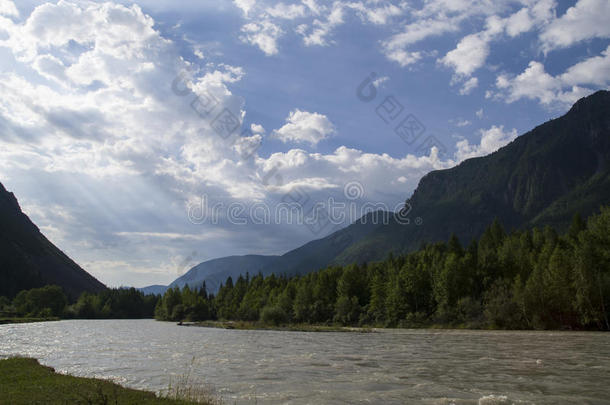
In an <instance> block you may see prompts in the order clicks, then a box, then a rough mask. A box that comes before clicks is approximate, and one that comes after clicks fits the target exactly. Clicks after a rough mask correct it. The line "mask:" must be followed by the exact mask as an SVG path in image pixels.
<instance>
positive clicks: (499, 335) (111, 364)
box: [0, 320, 610, 405]
mask: <svg viewBox="0 0 610 405" xmlns="http://www.w3.org/2000/svg"><path fill="white" fill-rule="evenodd" d="M11 355H24V356H30V357H35V358H37V359H39V360H40V362H41V363H42V364H45V365H49V366H51V367H54V368H55V369H56V370H57V371H58V372H62V373H68V374H71V375H76V376H86V377H101V378H109V379H112V380H114V381H116V382H118V383H120V384H122V385H125V386H129V387H134V388H140V389H147V390H151V391H160V390H163V389H165V388H167V387H168V384H169V381H170V378H172V379H174V381H175V379H176V378H178V376H181V375H185V374H186V373H190V375H191V378H192V379H193V380H194V381H197V382H201V383H206V384H211V385H212V386H214V387H215V388H216V390H217V391H218V393H219V394H220V395H221V396H222V397H223V398H224V399H225V402H226V403H229V404H233V403H236V404H247V403H257V404H276V403H282V404H283V403H287V404H326V403H328V404H345V403H350V404H351V403H373V404H378V403H379V404H381V403H383V404H393V403H396V404H399V403H400V404H403V403H406V404H420V403H421V404H447V405H449V404H456V405H459V404H477V405H489V404H513V403H514V404H576V403H578V404H608V403H610V334H608V333H588V332H507V331H467V330H381V331H378V332H376V333H334V332H328V333H327V332H324V333H320V332H318V333H315V332H313V333H312V332H277V331H256V330H250V331H241V330H224V329H212V328H199V327H184V326H177V325H175V324H173V323H166V322H156V321H153V320H66V321H58V322H44V323H31V324H16V325H0V357H6V356H11Z"/></svg>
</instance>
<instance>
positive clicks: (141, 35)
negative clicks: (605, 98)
mask: <svg viewBox="0 0 610 405" xmlns="http://www.w3.org/2000/svg"><path fill="white" fill-rule="evenodd" d="M608 21H610V1H608V0H578V1H555V0H541V1H531V0H519V1H503V0H500V1H491V0H473V1H466V0H425V1H384V0H360V1H358V0H337V1H322V0H302V1H297V0H286V1H282V2H276V1H266V0H233V1H230V0H220V1H219V0H184V1H180V2H176V1H169V0H160V1H159V0H156V1H152V0H146V1H115V2H96V1H75V0H66V1H63V0H61V1H51V2H44V1H29V0H26V1H18V2H13V1H11V0H0V182H2V183H3V184H4V186H5V187H6V188H7V189H8V190H9V191H12V192H14V193H15V195H16V196H17V198H18V200H19V202H20V205H21V207H22V209H23V211H24V212H25V213H26V214H27V215H28V216H29V217H30V218H31V219H32V221H33V222H34V223H36V224H37V225H38V226H39V228H40V229H41V231H42V232H43V233H44V234H45V235H46V236H47V237H48V238H49V239H50V240H51V241H52V242H53V243H55V244H56V245H57V246H58V247H59V248H61V249H62V250H63V251H64V252H66V253H67V254H68V255H69V256H70V257H71V258H73V259H74V260H75V261H76V262H77V263H79V264H80V265H81V266H82V267H83V268H84V269H85V270H87V271H88V272H90V273H91V274H93V275H94V276H95V277H97V278H98V279H99V280H100V281H102V282H104V283H106V284H107V285H109V286H121V285H130V286H136V287H141V286H145V285H150V284H168V283H170V282H171V281H173V280H174V279H175V278H177V277H178V276H180V275H181V274H183V273H184V272H186V271H187V270H188V269H189V268H190V267H192V266H194V265H195V264H197V263H199V262H202V261H205V260H209V259H213V258H217V257H223V256H228V255H241V254H282V253H284V252H286V251H288V250H291V249H293V248H296V247H298V246H300V245H302V244H303V243H306V242H308V241H310V240H313V239H317V238H320V237H323V236H325V235H328V234H329V233H331V232H334V231H336V230H338V229H340V228H341V227H343V226H345V225H347V224H348V223H350V222H352V221H353V220H355V219H357V218H358V217H359V216H360V215H361V214H362V213H365V212H366V211H367V210H371V209H378V208H381V209H387V210H392V211H395V210H398V209H400V207H401V206H402V204H403V203H404V201H405V199H407V198H408V197H409V196H410V195H411V194H412V193H413V191H414V190H415V188H416V187H417V184H418V181H419V179H420V178H421V177H422V176H423V175H425V174H426V173H428V172H430V171H432V170H438V169H445V168H449V167H452V166H455V165H456V164H459V163H460V162H461V161H463V160H465V159H468V158H471V157H476V156H482V155H486V154H488V153H491V152H493V151H495V150H497V149H498V148H500V147H501V146H503V145H505V144H507V143H509V142H510V141H512V140H514V139H515V138H516V137H517V136H519V135H521V134H523V133H525V132H527V131H528V130H530V129H532V128H534V127H535V126H537V125H539V124H542V123H544V122H546V121H548V120H549V119H552V118H556V117H558V116H560V115H562V114H564V113H565V112H566V111H567V110H568V109H569V108H570V106H571V105H572V104H573V103H574V102H575V101H576V100H578V99H579V98H581V97H584V96H586V95H588V94H591V93H592V92H594V91H596V90H599V89H608V88H609V86H610V40H609V38H610V24H608ZM408 215H409V216H412V217H413V218H414V219H417V221H416V220H413V221H410V223H409V226H425V218H421V217H417V213H416V212H409V214H408Z"/></svg>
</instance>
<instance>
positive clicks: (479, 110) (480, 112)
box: [475, 108, 484, 119]
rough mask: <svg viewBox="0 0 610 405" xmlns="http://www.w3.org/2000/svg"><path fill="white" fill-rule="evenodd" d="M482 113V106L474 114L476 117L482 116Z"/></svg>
mask: <svg viewBox="0 0 610 405" xmlns="http://www.w3.org/2000/svg"><path fill="white" fill-rule="evenodd" d="M483 114H484V113H483V109H482V108H480V109H478V110H477V112H476V113H475V115H476V116H477V118H478V119H481V118H483Z"/></svg>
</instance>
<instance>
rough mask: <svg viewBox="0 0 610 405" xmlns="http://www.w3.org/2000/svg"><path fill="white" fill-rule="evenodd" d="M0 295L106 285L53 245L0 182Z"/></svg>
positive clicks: (76, 292) (71, 291)
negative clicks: (50, 287)
mask: <svg viewBox="0 0 610 405" xmlns="http://www.w3.org/2000/svg"><path fill="white" fill-rule="evenodd" d="M0 225H1V226H0V296H8V297H13V296H14V295H16V294H17V293H18V292H19V291H21V290H24V289H30V288H36V287H42V286H44V285H47V284H56V285H59V286H61V287H63V289H64V291H65V292H66V294H67V295H68V296H69V297H70V298H71V299H75V298H77V297H78V296H79V295H80V294H81V293H82V292H83V291H90V292H97V291H101V290H104V289H105V288H106V286H104V284H102V283H100V282H99V281H98V280H96V279H95V278H94V277H93V276H92V275H90V274H89V273H87V272H86V271H85V270H83V269H82V268H81V267H80V266H79V265H78V264H76V263H75V262H74V261H73V260H72V259H70V258H69V257H68V256H66V255H65V254H64V253H63V252H62V251H61V250H59V249H58V248H57V247H56V246H55V245H53V244H52V243H51V242H50V241H49V240H48V239H47V238H46V237H45V236H44V235H43V234H42V233H41V232H40V230H39V229H38V227H36V225H34V224H33V223H32V221H30V219H29V218H28V217H27V215H25V214H24V213H23V212H22V211H21V207H20V206H19V203H18V202H17V199H16V198H15V195H14V194H13V193H10V192H8V191H7V190H6V189H5V188H4V186H3V185H2V183H0Z"/></svg>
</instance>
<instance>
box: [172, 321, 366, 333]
mask: <svg viewBox="0 0 610 405" xmlns="http://www.w3.org/2000/svg"><path fill="white" fill-rule="evenodd" d="M178 325H181V326H197V327H203V328H220V329H238V330H276V331H284V332H357V333H371V332H374V329H373V328H366V327H363V328H359V327H350V326H338V325H337V326H336V325H310V324H306V323H295V324H285V325H270V324H265V323H262V322H248V321H200V322H179V323H178Z"/></svg>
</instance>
